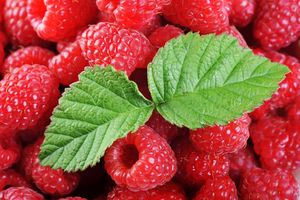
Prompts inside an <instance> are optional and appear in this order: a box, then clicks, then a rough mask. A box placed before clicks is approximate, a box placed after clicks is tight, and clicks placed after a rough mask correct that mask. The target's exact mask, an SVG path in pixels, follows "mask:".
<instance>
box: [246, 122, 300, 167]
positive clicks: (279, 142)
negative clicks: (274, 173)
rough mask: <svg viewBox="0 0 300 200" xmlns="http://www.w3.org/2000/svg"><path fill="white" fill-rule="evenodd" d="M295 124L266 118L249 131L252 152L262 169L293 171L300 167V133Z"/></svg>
mask: <svg viewBox="0 0 300 200" xmlns="http://www.w3.org/2000/svg"><path fill="white" fill-rule="evenodd" d="M299 130H300V129H299V126H298V124H297V123H293V122H291V121H287V120H286V119H284V118H281V117H277V116H268V117H265V118H263V119H260V120H259V121H258V122H256V123H255V124H253V125H252V126H251V129H250V133H251V138H252V141H253V143H254V150H255V152H256V153H257V154H258V155H259V156H260V160H261V162H262V165H263V167H264V168H267V169H288V170H294V169H296V168H298V167H299V166H300V148H299V144H300V132H299Z"/></svg>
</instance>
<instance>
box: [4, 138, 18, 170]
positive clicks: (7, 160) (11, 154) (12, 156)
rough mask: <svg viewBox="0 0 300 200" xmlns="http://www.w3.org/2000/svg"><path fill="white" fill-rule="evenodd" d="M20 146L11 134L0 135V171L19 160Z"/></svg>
mask: <svg viewBox="0 0 300 200" xmlns="http://www.w3.org/2000/svg"><path fill="white" fill-rule="evenodd" d="M20 154H21V145H20V144H19V143H18V142H17V138H15V136H14V134H13V133H6V134H3V135H0V159H1V161H0V170H3V169H7V168H9V167H11V166H12V165H13V164H15V163H17V162H18V160H19V159H20Z"/></svg>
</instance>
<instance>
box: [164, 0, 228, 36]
mask: <svg viewBox="0 0 300 200" xmlns="http://www.w3.org/2000/svg"><path fill="white" fill-rule="evenodd" d="M164 16H165V17H166V18H167V19H168V20H169V21H171V22H173V23H175V24H180V25H182V26H186V27H188V28H190V29H192V30H193V31H199V32H200V33H201V34H207V33H216V32H219V31H221V30H223V29H224V28H225V27H227V26H229V18H228V13H227V10H226V2H225V1H224V0H214V1H207V0H172V3H171V4H170V5H169V6H167V7H166V8H165V9H164Z"/></svg>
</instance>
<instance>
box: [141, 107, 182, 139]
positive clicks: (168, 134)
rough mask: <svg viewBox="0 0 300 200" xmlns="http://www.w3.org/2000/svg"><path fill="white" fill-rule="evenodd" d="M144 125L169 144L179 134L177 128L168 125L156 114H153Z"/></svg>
mask: <svg viewBox="0 0 300 200" xmlns="http://www.w3.org/2000/svg"><path fill="white" fill-rule="evenodd" d="M146 124H147V126H149V127H151V128H152V129H153V130H155V132H157V133H158V134H159V135H160V136H161V137H163V138H164V139H166V140H167V141H168V142H169V143H170V142H172V140H173V139H175V138H176V137H177V136H178V134H179V131H178V128H177V126H175V125H173V124H170V123H169V122H168V121H166V120H165V119H164V118H163V117H162V116H161V115H160V114H159V113H158V112H153V114H152V116H151V117H150V119H149V120H148V122H147V123H146Z"/></svg>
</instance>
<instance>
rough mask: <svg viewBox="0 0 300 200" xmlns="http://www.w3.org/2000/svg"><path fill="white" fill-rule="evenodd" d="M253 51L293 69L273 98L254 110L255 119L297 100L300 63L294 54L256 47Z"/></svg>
mask: <svg viewBox="0 0 300 200" xmlns="http://www.w3.org/2000/svg"><path fill="white" fill-rule="evenodd" d="M253 51H254V53H255V54H257V55H261V56H265V57H267V58H269V59H270V60H271V61H272V62H278V63H280V64H284V65H286V66H287V67H289V69H290V70H291V72H290V73H288V74H287V75H286V78H285V79H284V80H283V81H282V82H281V83H280V85H279V86H280V87H279V89H278V90H277V91H276V93H274V94H273V96H272V98H271V99H270V100H268V101H266V102H265V103H264V105H263V106H261V107H259V108H258V109H256V110H255V111H254V112H252V114H251V116H252V117H254V118H255V119H259V118H261V117H264V115H266V114H268V112H270V111H276V109H278V108H283V107H285V106H287V105H288V104H290V103H291V102H293V101H294V100H295V97H296V95H297V93H298V91H299V89H300V63H299V62H298V60H297V59H296V58H294V57H292V56H288V55H285V54H282V53H278V52H275V51H268V52H265V51H262V50H260V49H254V50H253Z"/></svg>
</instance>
